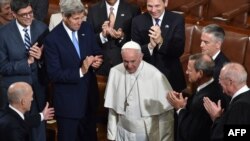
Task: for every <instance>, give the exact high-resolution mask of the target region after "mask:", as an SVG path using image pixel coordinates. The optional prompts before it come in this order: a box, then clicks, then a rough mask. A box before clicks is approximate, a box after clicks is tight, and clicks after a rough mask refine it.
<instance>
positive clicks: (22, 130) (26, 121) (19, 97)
mask: <svg viewBox="0 0 250 141" xmlns="http://www.w3.org/2000/svg"><path fill="white" fill-rule="evenodd" d="M8 100H9V103H10V104H9V106H8V107H7V108H6V109H5V110H4V111H0V140H1V141H31V140H30V139H31V138H30V137H31V136H30V129H31V128H32V127H35V126H38V125H39V124H40V123H41V121H42V120H49V119H52V118H53V116H54V109H53V108H48V107H49V104H48V103H47V105H46V107H45V108H44V110H43V112H42V113H40V114H36V115H33V116H30V117H25V115H24V114H25V113H26V112H28V111H30V108H31V102H32V100H33V91H32V88H31V86H30V85H29V84H28V83H26V82H15V83H13V84H11V85H10V87H9V89H8Z"/></svg>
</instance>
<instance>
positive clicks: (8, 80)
mask: <svg viewBox="0 0 250 141" xmlns="http://www.w3.org/2000/svg"><path fill="white" fill-rule="evenodd" d="M46 30H48V28H47V26H46V25H45V24H44V23H42V22H40V21H37V20H33V22H32V24H31V41H32V44H34V43H35V42H36V41H37V39H38V38H39V36H40V35H41V34H42V33H43V32H44V31H46ZM0 46H1V47H0V74H1V75H2V79H1V85H2V86H3V87H2V88H3V89H4V96H5V97H6V98H5V99H6V100H5V104H6V103H7V89H8V87H9V86H10V85H11V84H12V83H14V82H18V81H23V82H27V83H29V84H30V85H32V88H33V91H34V99H35V100H34V102H36V103H37V104H35V105H36V107H38V108H39V109H38V110H39V111H42V109H43V108H44V106H45V94H44V88H43V86H42V85H41V81H40V80H41V79H42V78H43V76H41V77H39V76H40V72H39V65H38V63H39V61H35V63H33V64H32V65H31V66H29V65H28V62H27V60H28V54H27V51H26V48H25V46H24V42H23V39H22V37H21V34H20V32H19V30H18V28H17V25H16V20H12V21H11V22H10V23H8V24H6V25H4V26H3V27H2V28H1V29H0Z"/></svg>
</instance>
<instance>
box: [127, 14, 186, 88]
mask: <svg viewBox="0 0 250 141" xmlns="http://www.w3.org/2000/svg"><path fill="white" fill-rule="evenodd" d="M152 25H153V21H152V17H151V15H150V14H149V13H147V12H146V13H144V14H142V15H139V16H137V17H135V18H134V19H133V22H132V31H131V38H132V40H133V41H135V42H137V43H139V44H140V45H141V46H142V52H143V53H144V56H143V59H144V60H145V61H147V62H149V63H151V64H153V65H154V66H155V67H156V68H158V69H159V70H160V71H161V72H162V73H163V74H164V75H165V76H166V77H167V78H168V80H169V82H170V84H171V86H172V87H173V89H174V90H175V91H179V92H180V91H182V90H183V89H184V88H185V87H186V83H185V79H184V72H183V69H182V66H181V63H180V59H179V58H180V56H181V55H182V53H183V51H184V45H185V26H184V19H183V17H182V16H181V15H179V14H175V13H172V12H169V11H165V14H164V17H163V20H162V23H161V34H162V37H163V44H162V46H161V47H160V49H159V50H158V48H155V49H154V51H153V55H150V52H149V50H148V43H149V42H150V39H149V36H148V34H149V29H150V27H151V26H152Z"/></svg>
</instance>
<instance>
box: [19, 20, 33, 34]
mask: <svg viewBox="0 0 250 141" xmlns="http://www.w3.org/2000/svg"><path fill="white" fill-rule="evenodd" d="M16 25H17V28H18V30H19V31H22V32H24V31H23V29H24V28H26V29H28V31H30V26H27V27H23V26H22V25H21V24H19V22H18V21H17V20H16Z"/></svg>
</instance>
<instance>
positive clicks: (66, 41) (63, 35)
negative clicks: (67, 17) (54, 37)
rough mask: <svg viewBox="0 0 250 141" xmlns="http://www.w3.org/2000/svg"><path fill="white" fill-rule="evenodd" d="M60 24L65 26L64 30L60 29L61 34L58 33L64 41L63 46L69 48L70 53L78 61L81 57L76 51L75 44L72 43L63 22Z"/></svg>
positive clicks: (61, 26)
mask: <svg viewBox="0 0 250 141" xmlns="http://www.w3.org/2000/svg"><path fill="white" fill-rule="evenodd" d="M60 24H61V25H60V28H63V30H59V34H58V35H60V37H61V42H62V44H63V46H64V47H65V48H67V51H68V53H69V54H71V55H72V58H74V59H75V60H76V61H77V62H78V61H79V59H80V58H79V56H78V54H77V52H76V49H75V47H74V44H73V43H72V41H71V39H70V37H69V35H68V33H67V31H66V30H65V28H64V27H63V24H62V22H61V23H60ZM80 51H81V50H80Z"/></svg>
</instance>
